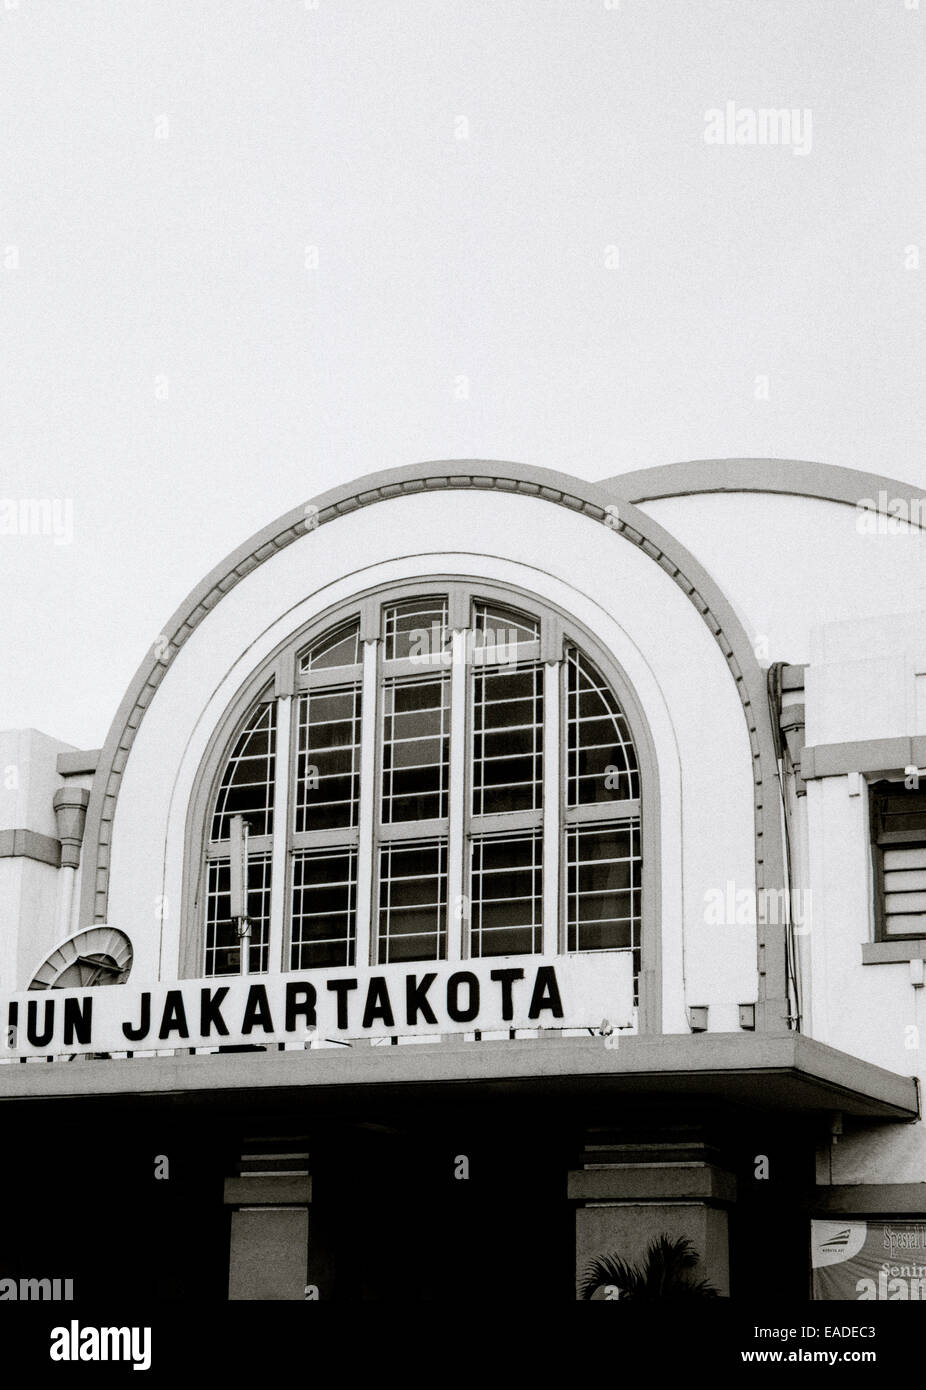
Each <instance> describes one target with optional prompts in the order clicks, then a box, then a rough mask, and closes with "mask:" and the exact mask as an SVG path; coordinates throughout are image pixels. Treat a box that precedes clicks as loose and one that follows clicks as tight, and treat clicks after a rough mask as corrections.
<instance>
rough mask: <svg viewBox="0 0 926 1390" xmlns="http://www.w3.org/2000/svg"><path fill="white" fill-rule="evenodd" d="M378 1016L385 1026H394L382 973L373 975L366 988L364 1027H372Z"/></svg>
mask: <svg viewBox="0 0 926 1390" xmlns="http://www.w3.org/2000/svg"><path fill="white" fill-rule="evenodd" d="M378 1018H381V1019H382V1021H383V1023H384V1024H385V1026H386V1027H387V1028H394V1027H395V1018H394V1017H393V1013H392V1004H391V1003H390V1002H389V991H388V989H387V988H386V981H385V979H384V978H383V976H382V975H374V976H373V978H372V979H371V981H370V984H369V987H368V988H367V1002H366V1004H365V1006H364V1010H363V1026H364V1028H372V1027H373V1024H374V1023H375V1022H376V1020H377V1019H378Z"/></svg>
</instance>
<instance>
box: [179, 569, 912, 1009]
mask: <svg viewBox="0 0 926 1390" xmlns="http://www.w3.org/2000/svg"><path fill="white" fill-rule="evenodd" d="M443 594H446V595H447V598H448V630H449V632H450V633H451V634H454V633H461V632H462V633H463V634H466V633H468V632H471V631H472V630H473V628H474V625H475V621H476V618H475V613H476V609H475V605H476V603H477V602H478V603H485V604H486V605H488V606H490V607H498V608H503V609H504V608H510V609H512V610H513V612H514V613H520V614H523V615H524V616H525V617H529V618H535V619H537V620H539V621H540V624H541V639H540V642H539V644H534V643H525V644H523V646H522V644H519V645H518V648H517V658H518V664H522V663H524V664H527V662H528V659H529V660H530V663H531V664H533V662H534V661H535V660H536V659H537V657H538V656H539V657H540V659H541V660H542V661H543V662H544V664H545V668H547V670H546V672H545V674H546V675H548V678H550V679H552V680H553V681H554V682H555V689H556V692H557V699H556V706H557V714H558V717H559V737H558V739H557V749H558V756H557V759H556V763H557V771H558V777H557V779H556V780H557V783H558V785H557V788H556V795H555V797H551V794H550V792H551V786H552V781H553V768H552V762H551V759H550V758H549V757H547V759H546V762H545V765H544V773H543V797H544V801H543V809H542V810H541V811H534V812H527V813H524V812H503V813H498V814H497V815H493V816H492V817H486V818H484V819H482V820H480V819H479V818H476V817H473V816H472V815H471V806H470V800H471V787H472V757H471V750H472V699H473V686H474V681H473V679H472V674H473V672H474V671H475V670H476V669H478V668H479V667H480V666H482V665H483V664H484V658H483V657H482V656H481V654H480V651H479V649H475V648H474V649H473V650H471V651H470V653H469V658H470V659H467V660H466V661H465V663H464V664H463V666H462V667H461V666H460V664H459V662H458V661H455V660H453V659H452V657H450V656H448V657H447V659H446V660H445V659H444V657H443V656H442V658H441V661H440V663H437V662H435V665H438V664H439V665H441V666H443V665H446V664H449V665H450V666H451V681H452V680H453V674H452V673H453V672H459V671H462V686H463V688H464V690H465V695H466V698H465V701H464V709H463V711H462V716H463V717H462V719H461V718H460V713H461V712H460V710H459V709H458V698H454V697H455V694H456V695H457V696H458V693H459V684H460V677H459V676H458V690H457V692H454V690H453V688H452V689H451V711H450V719H451V730H452V737H453V728H454V722H455V716H456V725H457V737H458V739H459V730H460V728H461V727H462V729H463V746H464V747H465V748H466V749H467V750H468V752H467V756H465V757H464V758H463V760H462V764H463V765H462V767H458V768H457V771H456V780H455V761H454V756H453V754H454V749H453V747H452V748H451V765H450V779H451V788H450V790H451V798H452V801H451V804H450V805H449V806H448V811H449V815H448V817H447V821H446V822H443V821H442V822H440V823H439V824H435V823H431V822H429V823H416V822H410V823H408V826H409V827H410V828H409V829H406V828H403V829H401V830H398V827H399V826H400V825H403V823H400V822H397V823H394V825H392V826H390V827H387V834H386V835H384V834H383V833H382V831H383V827H382V825H381V824H380V818H379V808H378V807H377V808H376V814H375V815H372V816H371V815H369V814H367V815H366V817H365V816H364V801H365V790H367V789H369V787H370V784H371V783H372V786H373V787H376V788H378V787H379V784H380V780H381V734H380V723H381V700H382V689H383V679H384V674H385V673H387V672H388V674H389V675H393V676H398V675H414V676H417V677H422V676H426V675H427V674H428V665H427V664H426V663H422V662H421V661H418V660H416V661H405V660H403V659H392V660H389V661H386V660H385V657H384V641H383V630H384V622H385V617H384V614H385V610H386V608H387V607H390V606H393V605H395V604H397V603H400V602H403V601H406V600H409V599H414V598H434V597H439V596H441V595H443ZM354 617H358V618H359V621H360V642H361V652H362V654H363V662H362V663H361V664H360V665H359V666H353V665H352V666H350V667H332V668H327V669H324V670H322V671H319V672H300V671H299V670H298V662H299V660H300V658H301V656H302V655H303V654H304V653H305V652H306V651H307V649H308V648H309V647H310V646H311V645H312V644H313V643H314V642H316V641H318V640H319V639H320V638H321V637H323V636H324V635H325V633H326V631H329V630H332V629H335V628H337V627H341V626H346V625H347V624H348V622H349V621H350V620H351V619H352V618H354ZM464 640H465V638H464ZM456 641H459V638H457V639H456ZM538 646H539V651H538ZM568 648H575V649H576V650H577V651H578V652H579V653H580V654H581V655H583V656H585V657H586V658H587V660H588V661H589V662H590V663H591V664H592V665H593V666H594V667H595V668H596V670H597V672H598V674H599V675H600V677H601V680H602V682H603V683H604V685H605V686H606V687H607V688H608V689H609V690H610V691H611V692H612V694H613V696H614V698H615V699H616V701H617V703H618V705H619V707H620V709H621V711H622V713H623V716H624V719H625V721H626V725H627V731H628V734H629V737H630V739H631V741H632V743H633V745H634V748H635V750H636V753H637V763H638V770H639V776H640V783H641V796H640V798H639V800H634V801H627V802H613V803H606V802H601V803H589V804H585V805H582V806H578V807H568V806H567V805H566V800H567V786H566V780H565V779H566V771H567V768H566V762H567V742H568V738H567V727H568V710H567V701H566V691H565V686H566V679H567V672H566V652H567V649H568ZM486 650H487V651H488V652H489V653H490V654H491V653H493V652H494V651H495V649H494V648H492V649H486ZM485 664H488V665H490V666H491V665H495V664H500V663H495V662H492V661H489V662H488V663H485ZM612 668H614V669H613V670H612ZM268 675H269V676H270V677H272V690H273V695H272V696H271V697H270V698H279V697H280V696H281V695H282V694H285V693H289V694H291V695H296V694H298V693H301V692H303V691H307V690H311V689H313V688H319V687H322V686H329V687H343V686H345V685H350V684H353V683H354V680H355V679H356V678H357V677H359V678H360V680H361V684H362V689H363V707H362V736H361V764H360V766H361V772H360V801H361V810H360V822H361V823H360V825H359V826H358V827H357V828H356V829H353V828H352V829H351V831H350V832H349V833H344V832H342V831H341V830H339V829H338V828H335V829H334V831H317V832H307V835H308V838H306V836H303V835H300V836H296V835H294V834H293V832H292V829H291V826H290V825H289V819H291V817H288V820H287V835H286V844H285V848H284V862H285V863H286V876H285V884H279V883H278V879H277V875H276V874H274V881H273V884H272V892H273V895H274V897H276V894H277V892H278V891H279V890H282V893H283V903H284V904H285V919H286V930H285V933H284V943H283V952H282V959H281V960H279V961H276V960H273V959H271V960H270V962H269V969H270V970H271V971H273V970H279V969H284V970H285V969H288V968H289V965H288V962H289V960H290V959H291V943H290V934H291V933H290V921H291V912H290V907H291V895H292V886H291V882H292V857H293V854H294V853H295V852H296V851H297V850H299V849H302V848H324V847H330V848H332V849H333V848H345V849H346V848H349V847H353V845H354V843H355V841H356V842H357V849H358V881H357V893H356V920H355V943H356V961H357V964H358V965H359V966H361V967H362V966H363V965H365V964H367V963H370V964H375V963H376V959H377V950H376V943H377V927H378V903H379V862H380V855H379V850H380V846H381V845H382V844H383V843H384V842H385V841H386V840H387V839H389V838H391V839H393V840H395V841H398V840H403V841H406V842H407V841H409V840H411V839H413V838H419V839H423V838H425V832H427V836H428V838H434V837H435V832H438V831H440V832H441V833H442V832H443V829H444V825H446V827H447V840H448V851H447V854H448V863H447V869H448V873H447V895H448V900H447V910H446V917H445V933H446V941H447V958H448V959H458V958H459V959H466V958H468V956H469V951H470V939H469V935H470V934H469V921H468V920H467V919H466V918H465V917H463V918H458V917H457V916H456V915H455V914H454V908H455V904H454V901H453V898H452V896H451V893H452V888H453V885H454V884H455V883H457V884H459V885H461V887H462V888H463V890H464V891H463V893H462V894H460V896H462V897H466V896H468V894H469V891H470V890H471V874H470V869H471V863H470V861H471V852H470V846H471V843H472V839H473V837H474V835H481V834H495V833H503V832H507V831H509V830H510V831H511V832H513V833H514V832H516V831H520V830H527V829H534V828H537V827H539V826H542V827H543V830H542V833H543V835H544V865H545V868H544V909H545V917H544V933H543V949H544V951H548V950H551V949H552V950H553V951H554V952H556V953H565V944H566V943H565V932H566V904H565V876H566V865H567V847H566V843H565V836H566V834H567V830H568V827H569V826H570V825H573V824H577V823H582V822H589V823H590V822H591V821H595V822H598V823H600V822H602V821H620V820H622V819H629V818H633V819H636V818H637V817H636V815H635V813H636V812H638V811H639V812H640V817H639V836H640V848H641V857H642V865H641V870H640V885H641V895H642V902H641V971H640V1014H639V1018H640V1025H639V1026H640V1028H641V1031H655V1030H658V1027H659V1019H660V1015H661V1003H660V991H661V976H660V972H659V956H660V945H659V939H658V920H659V916H658V902H659V893H660V884H659V871H658V861H659V844H658V838H656V836H655V831H656V827H657V825H658V799H659V793H658V779H657V765H656V761H655V755H654V748H653V744H652V737H651V735H650V733H649V729H648V724H647V721H646V718H645V714H644V711H643V710H642V708H641V706H640V705H639V702H638V701H637V700H636V698H635V694H634V691H633V687H632V686H631V685H630V683H629V682H628V680H627V678H626V676H624V675H623V674H622V673H621V671H620V669H619V667H616V665H615V661H614V658H613V655H612V654H611V653H609V652H608V651H607V650H606V649H604V648H602V647H601V645H600V642H598V641H597V639H596V638H595V636H594V632H592V631H591V630H589V629H588V628H587V627H586V626H585V625H583V624H581V623H580V622H578V621H576V620H575V619H573V618H572V617H571V615H570V614H569V613H567V612H565V611H564V610H561V609H559V608H557V607H556V606H555V605H554V604H550V603H549V602H548V601H547V600H545V599H543V598H542V597H540V596H538V595H536V594H535V593H533V592H522V591H521V590H519V589H517V588H516V586H512V585H510V584H506V583H504V582H503V581H500V580H495V579H480V578H474V577H473V576H471V575H453V574H448V575H446V576H443V575H442V576H440V577H439V578H437V577H435V576H433V575H432V576H429V577H424V578H421V579H411V580H405V581H396V582H394V583H390V584H386V585H380V586H377V587H376V588H375V589H371V590H369V591H368V592H367V593H365V594H361V595H358V596H356V597H355V598H354V599H353V600H351V601H350V602H348V603H346V604H337V605H332V606H331V607H330V608H329V609H327V610H326V611H325V612H324V613H321V614H318V615H316V617H315V618H314V619H313V620H312V621H311V622H310V623H307V624H305V625H304V626H303V628H301V629H300V631H299V632H298V633H296V634H293V635H292V636H290V637H289V638H288V639H286V640H285V641H284V642H282V643H281V644H280V646H279V647H278V648H277V649H276V651H275V652H274V653H273V654H272V655H271V657H269V658H268V659H267V661H265V663H264V664H263V665H262V666H261V667H260V668H258V669H257V670H256V671H255V672H254V674H253V675H252V677H251V678H250V679H249V681H248V682H247V683H246V685H245V686H244V687H242V690H241V692H240V694H239V696H238V697H237V699H236V700H235V702H234V705H233V706H232V709H231V710H230V712H229V715H228V716H227V717H226V719H225V720H224V721H223V722H222V724H221V725H220V726H217V728H216V729H215V731H214V732H213V734H212V736H211V739H210V744H209V748H208V749H207V753H206V756H205V757H204V759H203V764H202V770H201V772H200V774H199V776H198V778H197V782H196V783H195V786H194V796H193V797H192V798H191V802H190V807H189V810H188V820H187V845H188V858H187V864H188V865H189V862H190V858H191V857H192V855H191V854H190V853H189V852H190V851H192V850H193V847H194V846H195V844H196V842H197V840H198V841H199V843H200V845H201V849H200V851H199V854H198V855H196V862H197V863H198V866H199V867H198V868H197V870H196V876H195V877H194V876H193V872H192V869H190V871H189V872H185V876H184V906H183V910H182V911H183V916H182V921H181V974H182V975H183V974H185V975H187V976H189V975H191V974H196V973H199V971H198V969H197V968H196V966H195V962H194V959H193V958H192V957H191V946H192V947H193V950H194V952H195V954H196V955H199V953H200V952H201V951H202V950H203V949H204V945H205V940H204V937H205V933H204V931H203V924H204V918H203V916H202V913H201V909H200V910H197V904H198V903H201V902H202V897H203V894H202V886H201V880H202V877H203V875H204V873H205V871H206V865H207V863H208V860H209V858H210V857H216V852H215V850H214V848H213V847H212V846H210V845H209V844H208V843H207V841H206V839H205V836H204V835H203V832H202V827H203V825H204V824H205V819H204V818H205V816H206V815H207V814H208V812H209V810H210V809H211V797H210V795H209V792H208V788H209V786H210V785H211V786H215V784H216V781H217V779H218V777H219V776H220V773H221V767H222V765H223V760H224V758H225V757H227V750H228V747H229V740H230V739H231V737H232V730H229V729H228V725H229V722H230V721H231V716H232V712H233V711H234V712H236V713H237V720H236V721H235V723H234V725H233V728H234V727H237V724H238V723H240V722H242V721H243V719H244V718H245V717H246V715H247V712H248V710H249V709H250V708H251V707H252V706H253V705H254V704H255V703H258V702H259V701H260V699H261V698H263V699H267V698H268V697H267V695H266V694H265V691H266V688H267V681H268ZM615 677H616V678H617V679H615ZM371 689H372V691H373V692H374V693H375V710H374V709H372V708H371V702H370V701H369V700H368V698H367V695H368V693H369V692H370V691H371ZM549 709H550V701H549V699H548V687H547V686H546V685H545V687H544V724H545V726H546V722H547V712H548V711H549ZM295 714H296V711H295V710H293V716H294V717H293V719H292V730H293V734H292V736H291V738H290V766H289V768H288V783H287V785H288V788H289V790H290V793H291V794H292V791H293V786H294V777H295V766H296V760H295V757H294V754H293V750H294V747H295V742H296V736H295V729H296V726H297V720H296V717H295ZM368 721H372V727H373V728H374V729H375V730H376V731H377V732H376V736H375V737H374V739H373V741H372V747H370V743H369V739H368V736H367V735H368V729H369V725H368ZM223 730H225V731H227V732H223ZM544 746H545V749H548V748H549V747H550V743H549V739H548V737H547V731H546V727H545V737H544ZM210 769H211V773H210ZM204 789H205V790H204ZM204 798H205V799H204ZM453 798H455V800H454V799H453ZM457 804H460V805H461V806H462V814H461V815H458V814H456V813H455V806H456V805H457ZM645 806H648V807H650V808H651V813H650V814H647V812H646V810H644V809H643V808H644V807H645ZM551 812H552V814H551ZM520 817H524V818H526V821H527V822H529V823H523V824H520V825H516V824H515V821H517V820H518V818H520ZM554 821H555V823H556V854H555V856H553V858H552V859H551V856H550V855H549V853H548V852H547V849H546V845H547V843H549V842H548V841H547V839H546V837H547V836H548V835H549V834H550V826H551V825H552V823H553V822H554ZM274 824H275V825H276V826H277V827H278V828H279V820H278V819H277V810H276V808H275V819H274ZM263 838H264V837H260V838H256V839H254V840H252V842H251V847H252V849H253V851H254V852H255V853H258V852H261V851H263V850H264V849H265V848H266V846H265V845H264V844H263ZM451 842H453V843H451ZM455 858H459V859H460V860H461V863H460V864H459V866H456V865H455V863H454V860H455ZM365 863H366V866H367V872H366V874H365V871H364V864H365ZM190 903H192V906H193V911H194V916H193V918H192V919H190V918H188V917H187V912H188V911H189V907H188V905H189V904H190ZM551 911H552V918H551ZM196 921H198V923H199V925H198V926H196V925H195V922H196ZM188 923H189V925H188ZM891 939H896V938H891ZM197 941H198V945H196V942H197ZM191 966H192V967H193V968H191Z"/></svg>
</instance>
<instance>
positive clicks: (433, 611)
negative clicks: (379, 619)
mask: <svg viewBox="0 0 926 1390" xmlns="http://www.w3.org/2000/svg"><path fill="white" fill-rule="evenodd" d="M448 638H449V631H448V607H447V599H446V596H441V597H438V598H434V597H433V596H432V597H430V598H412V599H406V600H405V601H404V602H403V603H393V604H391V605H390V606H389V607H388V608H387V609H386V610H385V651H384V653H383V655H384V657H385V659H386V660H387V661H414V660H415V659H416V658H417V659H421V660H426V659H427V658H429V657H434V656H438V655H439V654H440V653H441V652H443V651H444V649H445V647H446V644H447V640H448Z"/></svg>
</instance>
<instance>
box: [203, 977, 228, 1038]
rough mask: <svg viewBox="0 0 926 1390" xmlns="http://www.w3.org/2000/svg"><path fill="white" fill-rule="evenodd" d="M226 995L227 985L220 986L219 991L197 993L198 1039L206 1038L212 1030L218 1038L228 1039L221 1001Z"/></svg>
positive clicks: (209, 990) (204, 990)
mask: <svg viewBox="0 0 926 1390" xmlns="http://www.w3.org/2000/svg"><path fill="white" fill-rule="evenodd" d="M227 993H228V985H222V987H221V988H220V989H201V990H200V991H199V1032H200V1037H203V1038H208V1036H209V1034H210V1033H211V1031H212V1029H213V1028H215V1031H216V1032H217V1033H218V1035H219V1037H221V1038H227V1037H228V1029H227V1027H226V1026H225V1020H224V1018H223V1017H222V1000H223V999H224V998H225V996H226V994H227Z"/></svg>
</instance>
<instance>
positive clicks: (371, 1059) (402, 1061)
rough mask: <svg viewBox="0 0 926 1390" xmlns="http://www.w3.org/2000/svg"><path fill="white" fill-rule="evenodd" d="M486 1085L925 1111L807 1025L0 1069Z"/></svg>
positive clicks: (181, 1093) (880, 1114)
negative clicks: (807, 1033)
mask: <svg viewBox="0 0 926 1390" xmlns="http://www.w3.org/2000/svg"><path fill="white" fill-rule="evenodd" d="M458 1089H459V1090H465V1091H466V1093H467V1098H468V1099H477V1098H478V1097H479V1096H480V1095H492V1094H495V1095H499V1094H501V1095H504V1094H508V1095H518V1096H521V1097H525V1098H527V1097H530V1096H537V1097H546V1098H554V1097H558V1098H563V1099H566V1098H569V1099H572V1100H576V1099H581V1098H583V1097H585V1096H588V1097H594V1098H595V1099H601V1098H602V1097H603V1096H605V1095H607V1096H613V1097H615V1098H618V1097H627V1098H628V1099H629V1100H632V1101H643V1100H648V1099H654V1098H671V1097H672V1096H682V1097H684V1099H685V1102H686V1103H687V1104H690V1103H691V1102H693V1101H695V1100H704V1101H705V1102H710V1103H726V1104H732V1105H738V1106H747V1107H749V1108H750V1109H753V1110H763V1111H780V1112H787V1113H790V1114H792V1115H794V1114H800V1115H803V1116H806V1117H807V1118H810V1117H812V1116H813V1115H814V1114H825V1113H831V1112H833V1111H841V1112H843V1113H844V1114H848V1115H854V1116H858V1117H859V1118H867V1119H870V1120H907V1121H909V1120H915V1119H918V1118H919V1094H918V1086H917V1081H916V1079H915V1078H914V1077H907V1076H899V1075H897V1074H896V1073H894V1072H890V1071H886V1070H885V1069H884V1068H882V1067H877V1066H874V1065H872V1064H871V1063H870V1062H865V1061H862V1060H861V1059H859V1058H857V1057H852V1056H850V1055H849V1054H848V1053H845V1052H839V1051H837V1050H836V1049H835V1048H831V1047H826V1046H824V1045H823V1044H822V1043H818V1042H815V1041H814V1040H813V1039H811V1038H807V1037H804V1036H803V1035H801V1034H799V1033H783V1034H758V1033H713V1034H711V1033H703V1034H693V1035H689V1034H684V1035H680V1034H679V1035H677V1034H662V1035H658V1036H656V1035H654V1036H642V1037H627V1038H620V1041H619V1044H618V1046H617V1047H616V1048H608V1047H606V1046H605V1044H604V1041H603V1039H601V1038H600V1037H589V1038H557V1037H555V1036H547V1037H543V1038H541V1039H538V1040H533V1039H518V1040H511V1041H498V1042H490V1041H482V1042H463V1041H449V1040H448V1041H442V1042H435V1043H433V1044H419V1045H415V1046H404V1047H401V1046H400V1047H371V1046H370V1045H369V1043H368V1042H364V1043H359V1044H357V1045H356V1046H354V1047H350V1048H341V1047H338V1048H330V1049H329V1048H317V1049H312V1050H310V1051H300V1052H295V1051H283V1052H279V1051H276V1052H237V1053H232V1054H210V1055H205V1056H191V1055H177V1056H174V1057H157V1058H140V1057H136V1058H132V1059H125V1060H99V1061H82V1062H80V1063H66V1062H58V1063H55V1064H50V1065H44V1066H42V1065H15V1064H11V1065H8V1066H2V1067H0V1101H6V1102H12V1101H26V1102H37V1101H50V1100H56V1101H57V1100H68V1099H70V1100H77V1099H89V1098H91V1097H96V1098H99V1099H103V1098H107V1097H109V1098H113V1099H115V1098H120V1099H125V1098H128V1097H132V1098H135V1099H141V1098H144V1097H150V1098H155V1097H166V1096H170V1097H173V1098H175V1099H176V1100H178V1101H182V1100H184V1099H186V1100H189V1101H194V1102H196V1103H198V1104H199V1103H203V1102H207V1101H209V1100H213V1101H218V1102H222V1101H223V1099H224V1100H228V1099H232V1098H233V1097H236V1096H237V1097H238V1098H239V1099H244V1098H245V1097H246V1096H247V1095H252V1096H258V1095H260V1096H261V1097H262V1098H267V1097H272V1099H273V1100H274V1101H275V1102H280V1103H285V1102H287V1101H288V1100H290V1099H292V1100H296V1099H299V1100H300V1101H301V1102H302V1103H303V1104H304V1103H305V1101H306V1100H307V1099H308V1098H310V1097H311V1099H312V1102H313V1106H314V1105H315V1104H316V1102H318V1103H319V1108H320V1109H327V1108H329V1106H330V1105H331V1104H332V1103H333V1104H334V1105H335V1106H337V1105H340V1104H341V1103H343V1102H344V1101H345V1100H347V1099H348V1097H350V1098H351V1099H352V1101H357V1100H362V1098H363V1094H364V1093H366V1094H369V1095H371V1096H372V1095H373V1094H375V1097H376V1101H377V1104H379V1103H381V1102H382V1101H383V1100H384V1099H388V1096H389V1094H390V1093H395V1094H396V1095H401V1096H403V1097H404V1098H406V1099H407V1098H408V1096H409V1094H410V1093H411V1092H414V1093H415V1095H416V1097H420V1098H421V1099H422V1100H424V1099H426V1098H427V1097H428V1096H443V1097H444V1098H446V1097H447V1094H448V1092H453V1091H454V1090H458Z"/></svg>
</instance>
